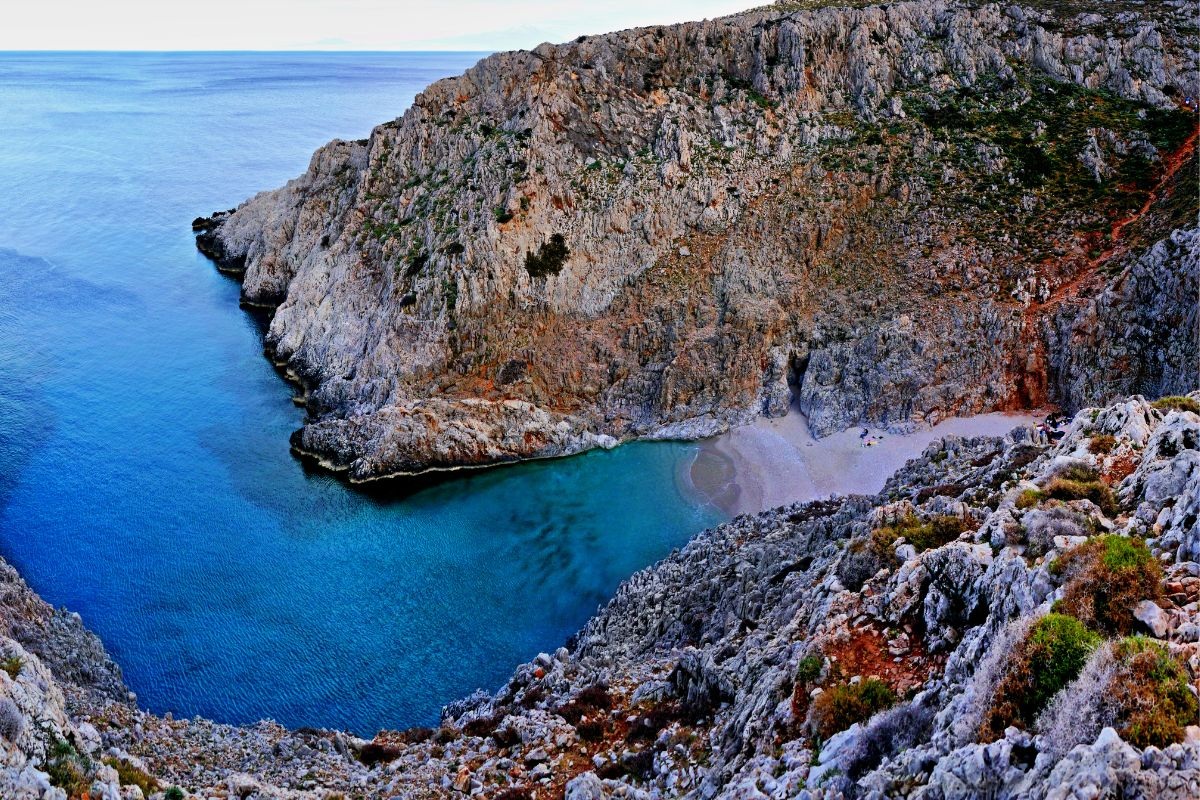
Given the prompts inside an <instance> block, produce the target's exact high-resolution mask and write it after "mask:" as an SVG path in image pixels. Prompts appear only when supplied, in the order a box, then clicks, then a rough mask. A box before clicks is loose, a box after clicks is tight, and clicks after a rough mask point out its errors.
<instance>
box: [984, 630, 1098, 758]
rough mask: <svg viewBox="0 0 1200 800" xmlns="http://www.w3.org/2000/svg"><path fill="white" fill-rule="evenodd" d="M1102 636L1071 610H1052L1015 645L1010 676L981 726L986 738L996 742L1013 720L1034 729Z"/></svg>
mask: <svg viewBox="0 0 1200 800" xmlns="http://www.w3.org/2000/svg"><path fill="white" fill-rule="evenodd" d="M1100 641H1101V639H1100V636H1099V635H1097V634H1096V633H1093V632H1092V631H1090V630H1088V629H1087V627H1086V626H1085V625H1084V624H1083V623H1082V622H1080V621H1079V620H1077V619H1075V618H1073V617H1068V616H1066V615H1065V614H1055V613H1051V614H1047V615H1046V616H1044V617H1042V618H1041V619H1040V620H1038V621H1037V622H1036V623H1034V625H1033V626H1032V627H1031V628H1030V629H1029V632H1028V633H1027V634H1026V635H1025V639H1024V640H1023V641H1022V642H1021V643H1020V644H1019V645H1017V647H1016V648H1015V649H1014V650H1013V653H1012V660H1011V661H1010V662H1009V664H1008V665H1007V669H1006V670H1005V672H1004V677H1003V678H1001V679H1000V683H999V684H998V685H997V686H996V691H995V693H994V694H993V695H992V702H991V706H990V707H989V708H988V710H987V713H985V714H984V719H983V723H982V724H981V725H980V728H979V737H980V739H981V740H982V741H989V742H990V741H994V740H996V739H998V738H1000V737H1001V736H1003V735H1004V729H1005V728H1007V727H1009V726H1010V725H1015V726H1017V727H1019V728H1029V727H1031V726H1032V725H1033V723H1034V721H1035V720H1036V719H1037V715H1038V712H1040V711H1041V710H1042V709H1043V708H1045V707H1046V704H1047V703H1048V702H1050V698H1052V697H1054V695H1056V694H1058V692H1059V690H1060V689H1062V688H1063V687H1064V686H1066V685H1067V684H1068V683H1070V682H1071V681H1073V680H1074V679H1075V677H1076V676H1077V675H1079V671H1080V670H1081V669H1083V665H1084V664H1086V663H1087V660H1088V657H1089V656H1090V655H1091V653H1092V651H1093V650H1094V649H1096V646H1097V645H1099V644H1100Z"/></svg>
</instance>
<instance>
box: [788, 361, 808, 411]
mask: <svg viewBox="0 0 1200 800" xmlns="http://www.w3.org/2000/svg"><path fill="white" fill-rule="evenodd" d="M806 371H808V353H805V354H804V355H798V354H796V353H792V355H791V357H790V358H789V359H788V373H787V383H788V409H789V410H799V409H800V388H801V387H802V386H804V373H805V372H806Z"/></svg>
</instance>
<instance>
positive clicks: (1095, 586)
mask: <svg viewBox="0 0 1200 800" xmlns="http://www.w3.org/2000/svg"><path fill="white" fill-rule="evenodd" d="M1055 569H1056V571H1058V572H1059V573H1060V574H1062V575H1063V576H1065V578H1066V583H1065V584H1064V585H1063V597H1062V605H1061V608H1062V610H1063V611H1064V612H1065V613H1067V614H1070V615H1071V616H1073V617H1075V618H1077V619H1079V620H1081V621H1083V622H1084V623H1086V624H1087V625H1088V626H1089V627H1091V628H1094V629H1096V630H1099V631H1102V632H1104V633H1109V634H1114V633H1118V634H1125V633H1129V632H1130V631H1131V630H1132V629H1133V625H1134V621H1135V620H1134V617H1133V608H1134V606H1136V605H1137V604H1138V602H1139V601H1141V600H1156V599H1158V598H1159V597H1160V596H1161V595H1162V567H1160V566H1159V564H1158V561H1157V559H1155V558H1154V555H1153V554H1152V553H1151V552H1150V550H1149V549H1148V548H1147V547H1146V544H1145V542H1143V541H1142V540H1141V539H1135V538H1130V537H1126V536H1118V535H1115V534H1107V535H1104V536H1097V537H1096V538H1094V539H1090V540H1088V541H1087V542H1085V543H1083V544H1081V545H1079V546H1078V547H1076V548H1073V549H1072V550H1070V551H1068V552H1067V553H1066V554H1064V555H1063V557H1062V558H1060V559H1059V560H1058V563H1057V564H1056V566H1055Z"/></svg>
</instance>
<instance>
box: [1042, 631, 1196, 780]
mask: <svg viewBox="0 0 1200 800" xmlns="http://www.w3.org/2000/svg"><path fill="white" fill-rule="evenodd" d="M1196 714H1197V701H1196V697H1195V696H1194V695H1193V694H1192V692H1191V691H1190V690H1189V688H1188V674H1187V671H1186V670H1185V668H1184V667H1183V666H1182V664H1180V662H1179V661H1178V660H1177V659H1176V658H1175V657H1173V656H1172V655H1171V654H1170V652H1169V651H1168V650H1167V648H1166V647H1165V646H1163V645H1162V644H1161V643H1159V642H1157V641H1155V640H1153V639H1149V638H1145V637H1142V636H1133V637H1128V638H1125V639H1119V640H1116V641H1110V642H1108V643H1106V644H1105V645H1104V646H1103V647H1101V648H1100V649H1098V650H1097V651H1096V653H1095V654H1094V655H1093V656H1092V657H1091V659H1090V660H1089V661H1088V663H1087V666H1086V667H1084V669H1083V672H1082V673H1081V674H1080V675H1079V678H1078V679H1077V680H1076V681H1074V682H1073V683H1071V685H1070V686H1068V687H1067V688H1066V689H1065V690H1063V692H1061V693H1060V694H1059V695H1058V696H1056V697H1055V698H1054V700H1053V701H1052V702H1051V703H1050V705H1049V706H1047V708H1046V710H1045V711H1044V712H1042V715H1041V717H1040V718H1039V719H1038V723H1037V727H1038V733H1039V734H1041V735H1042V737H1043V740H1044V742H1045V746H1046V751H1047V752H1049V753H1051V754H1053V755H1054V756H1055V757H1056V758H1061V757H1062V756H1064V755H1066V754H1067V753H1068V752H1070V750H1071V749H1072V748H1073V747H1075V746H1077V745H1080V744H1087V743H1090V742H1094V741H1095V740H1096V737H1097V736H1099V735H1100V732H1101V731H1102V730H1103V729H1104V728H1107V727H1111V728H1113V729H1115V730H1116V731H1117V733H1118V734H1120V736H1121V738H1122V739H1124V740H1125V741H1127V742H1129V743H1130V744H1132V745H1134V746H1136V747H1142V748H1145V747H1150V746H1154V747H1166V746H1167V745H1170V744H1172V743H1175V742H1179V741H1182V740H1183V737H1184V735H1185V729H1186V727H1187V726H1188V725H1191V724H1194V723H1195V720H1196Z"/></svg>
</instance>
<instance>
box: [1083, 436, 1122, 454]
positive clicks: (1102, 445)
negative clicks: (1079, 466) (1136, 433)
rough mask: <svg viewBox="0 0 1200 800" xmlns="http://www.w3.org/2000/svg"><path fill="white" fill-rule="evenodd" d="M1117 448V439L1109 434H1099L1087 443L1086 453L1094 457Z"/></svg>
mask: <svg viewBox="0 0 1200 800" xmlns="http://www.w3.org/2000/svg"><path fill="white" fill-rule="evenodd" d="M1116 446H1117V437H1115V436H1113V435H1112V434H1111V433H1099V434H1096V435H1095V436H1093V437H1092V438H1091V439H1090V440H1089V441H1088V452H1089V453H1092V454H1094V455H1104V454H1106V453H1111V452H1112V451H1113V448H1114V447H1116Z"/></svg>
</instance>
